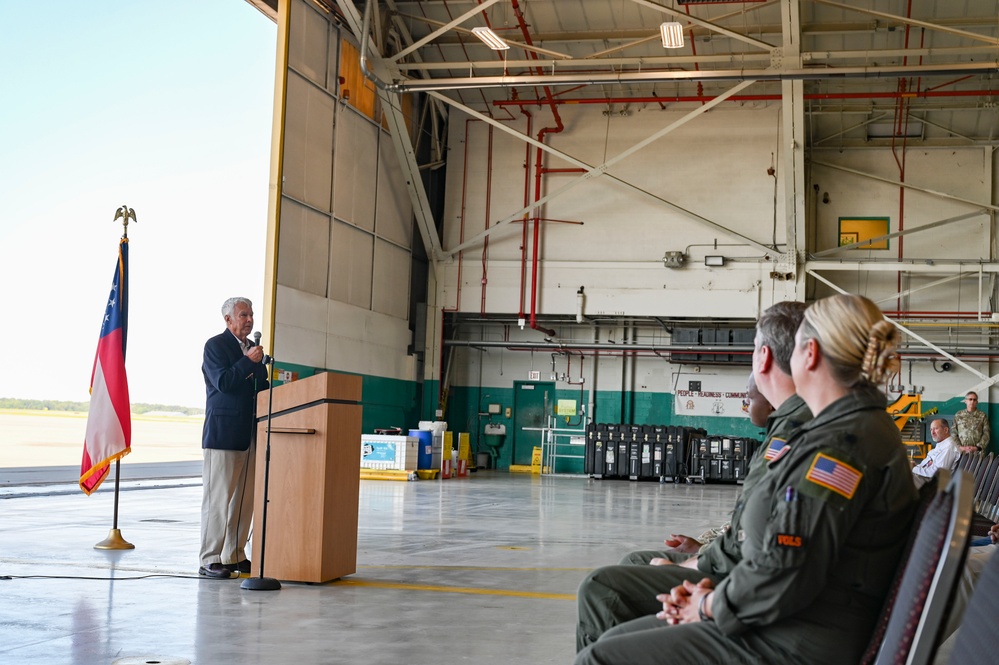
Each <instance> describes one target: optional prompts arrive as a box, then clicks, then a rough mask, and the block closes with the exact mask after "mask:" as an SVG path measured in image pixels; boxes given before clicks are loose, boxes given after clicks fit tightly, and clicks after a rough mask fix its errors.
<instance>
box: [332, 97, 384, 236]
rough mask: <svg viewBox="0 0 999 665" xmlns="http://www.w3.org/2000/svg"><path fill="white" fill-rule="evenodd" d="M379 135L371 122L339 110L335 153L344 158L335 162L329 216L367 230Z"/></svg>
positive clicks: (372, 224)
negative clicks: (331, 204) (330, 213)
mask: <svg viewBox="0 0 999 665" xmlns="http://www.w3.org/2000/svg"><path fill="white" fill-rule="evenodd" d="M379 133H380V132H379V130H378V127H377V126H376V125H375V124H374V123H373V122H371V121H370V120H368V119H367V118H365V117H364V116H362V115H360V114H359V113H357V112H356V111H354V110H353V109H351V108H349V107H346V106H341V107H340V113H339V116H338V117H337V126H336V151H337V153H338V154H340V155H344V156H345V158H344V159H338V160H336V164H335V166H334V170H333V174H334V177H333V190H334V191H333V214H334V215H336V216H337V218H339V219H342V220H345V221H348V222H350V223H351V224H354V225H355V226H358V227H360V228H362V229H366V230H368V231H374V230H375V187H376V184H377V178H378V134H379ZM348 156H349V157H348Z"/></svg>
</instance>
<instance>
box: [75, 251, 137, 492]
mask: <svg viewBox="0 0 999 665" xmlns="http://www.w3.org/2000/svg"><path fill="white" fill-rule="evenodd" d="M127 330H128V238H122V239H121V242H120V243H119V244H118V265H117V266H116V267H115V272H114V282H113V283H112V284H111V295H110V296H109V297H108V304H107V307H106V308H105V309H104V323H103V325H102V326H101V338H100V340H99V341H98V342H97V355H96V356H95V358H94V371H93V373H92V374H91V376H90V412H89V414H88V415H87V434H86V438H85V440H84V445H83V463H82V464H81V466H80V489H81V490H83V491H84V492H86V493H87V494H88V495H89V494H90V493H92V492H94V491H95V490H96V489H97V488H98V487H100V485H101V483H102V482H104V478H105V477H106V476H107V475H108V470H109V465H110V464H111V462H113V461H115V460H117V459H120V458H122V457H124V456H125V455H127V454H128V453H129V452H130V451H131V447H130V446H131V442H132V415H131V409H130V403H129V401H128V379H127V377H126V376H125V342H126V337H127V334H126V333H127Z"/></svg>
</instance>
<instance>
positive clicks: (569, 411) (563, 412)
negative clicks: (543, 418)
mask: <svg viewBox="0 0 999 665" xmlns="http://www.w3.org/2000/svg"><path fill="white" fill-rule="evenodd" d="M555 415H557V416H574V415H576V400H574V399H560V400H559V401H558V406H556V407H555Z"/></svg>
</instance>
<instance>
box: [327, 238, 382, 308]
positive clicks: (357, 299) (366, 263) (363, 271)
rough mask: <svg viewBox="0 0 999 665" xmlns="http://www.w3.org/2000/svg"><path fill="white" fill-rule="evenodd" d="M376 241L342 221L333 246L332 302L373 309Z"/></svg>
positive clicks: (331, 252)
mask: <svg viewBox="0 0 999 665" xmlns="http://www.w3.org/2000/svg"><path fill="white" fill-rule="evenodd" d="M374 241H375V238H374V236H372V235H371V234H370V233H365V232H364V231H362V230H360V229H356V228H354V227H353V226H351V225H350V224H345V223H344V222H341V221H339V220H334V222H333V239H332V242H331V244H330V295H329V297H330V299H332V300H339V301H340V302H345V303H349V304H351V305H356V306H358V307H363V308H364V309H371V283H372V278H371V264H372V260H373V253H374Z"/></svg>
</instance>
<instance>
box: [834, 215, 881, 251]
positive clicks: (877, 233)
mask: <svg viewBox="0 0 999 665" xmlns="http://www.w3.org/2000/svg"><path fill="white" fill-rule="evenodd" d="M890 227H891V219H890V218H888V217H840V218H839V243H838V246H839V247H845V246H846V245H852V244H854V243H858V242H859V243H863V242H864V241H865V240H871V239H872V238H881V236H886V235H888V234H889V233H891V228H890ZM850 249H888V238H882V239H881V240H878V241H876V242H871V243H864V244H862V245H860V246H858V247H851V248H850Z"/></svg>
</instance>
